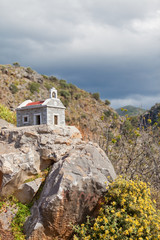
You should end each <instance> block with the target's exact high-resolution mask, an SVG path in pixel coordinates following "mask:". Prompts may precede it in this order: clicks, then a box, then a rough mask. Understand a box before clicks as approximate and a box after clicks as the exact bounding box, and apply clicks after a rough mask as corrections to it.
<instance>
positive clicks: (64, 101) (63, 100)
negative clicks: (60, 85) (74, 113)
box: [61, 99, 69, 107]
mask: <svg viewBox="0 0 160 240" xmlns="http://www.w3.org/2000/svg"><path fill="white" fill-rule="evenodd" d="M61 101H62V103H63V105H64V106H65V107H68V106H69V101H68V99H61Z"/></svg>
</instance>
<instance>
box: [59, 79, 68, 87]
mask: <svg viewBox="0 0 160 240" xmlns="http://www.w3.org/2000/svg"><path fill="white" fill-rule="evenodd" d="M59 84H60V88H62V89H66V88H69V84H68V83H67V82H66V80H64V79H61V80H59Z"/></svg>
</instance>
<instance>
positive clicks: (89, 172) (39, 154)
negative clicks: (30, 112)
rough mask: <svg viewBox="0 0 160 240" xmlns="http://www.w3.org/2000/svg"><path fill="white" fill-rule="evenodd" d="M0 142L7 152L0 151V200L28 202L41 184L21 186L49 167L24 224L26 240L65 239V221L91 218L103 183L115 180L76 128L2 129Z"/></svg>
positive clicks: (97, 149) (107, 164)
mask: <svg viewBox="0 0 160 240" xmlns="http://www.w3.org/2000/svg"><path fill="white" fill-rule="evenodd" d="M0 143H3V146H4V147H5V149H8V151H7V152H4V151H2V152H0V180H1V192H0V196H8V195H10V194H14V195H15V196H17V197H18V199H19V200H20V201H22V202H29V201H31V199H32V198H33V196H34V195H35V194H36V192H37V190H38V187H39V186H40V182H39V183H36V182H35V181H33V182H30V183H28V184H26V183H24V182H25V181H26V179H28V178H31V177H32V176H35V175H36V174H37V173H39V172H41V171H43V170H44V169H45V168H46V167H48V166H50V169H51V170H50V172H49V174H48V176H47V178H46V181H45V184H44V186H43V190H42V192H41V194H40V198H39V199H38V200H37V201H36V202H35V203H34V205H33V207H32V209H31V212H32V215H31V216H30V217H29V218H28V220H27V221H26V223H25V231H26V234H27V238H28V239H30V240H31V239H32V240H38V239H43V240H50V239H53V238H55V239H63V240H69V239H70V238H71V236H72V227H71V225H70V223H73V224H75V223H81V222H82V221H84V220H85V218H86V216H87V215H96V214H97V211H98V209H99V207H100V203H101V201H102V199H103V195H104V193H105V192H106V184H108V183H109V181H110V180H113V179H114V178H115V177H116V174H115V172H114V169H113V166H112V164H111V162H110V161H109V159H108V158H107V156H106V154H105V153H104V151H103V150H102V149H100V147H99V146H98V145H97V144H94V143H92V142H88V143H87V142H84V141H82V139H81V134H80V132H79V130H78V129H76V128H75V127H71V126H64V127H58V126H51V125H49V126H48V125H40V126H30V127H20V128H15V129H12V130H7V129H3V131H1V134H0ZM27 193H28V196H27Z"/></svg>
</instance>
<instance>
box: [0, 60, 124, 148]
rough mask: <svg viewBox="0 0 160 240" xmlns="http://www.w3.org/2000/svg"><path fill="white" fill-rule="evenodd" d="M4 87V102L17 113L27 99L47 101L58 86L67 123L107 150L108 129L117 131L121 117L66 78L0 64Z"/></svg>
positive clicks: (0, 80)
mask: <svg viewBox="0 0 160 240" xmlns="http://www.w3.org/2000/svg"><path fill="white" fill-rule="evenodd" d="M68 81H69V79H68ZM0 85H1V87H0V103H1V104H4V105H5V106H7V107H9V108H10V109H11V110H13V111H14V110H15V108H16V107H17V106H18V105H19V104H20V103H22V102H23V101H24V100H26V99H31V100H32V101H37V100H44V99H47V98H48V97H49V89H50V88H51V87H55V88H56V89H57V90H58V97H59V98H60V99H61V101H62V102H63V103H64V105H65V106H66V123H67V124H68V125H73V126H76V127H77V128H78V129H79V130H80V131H81V134H82V137H83V139H84V140H90V141H93V142H96V143H98V144H99V145H100V147H102V148H103V149H104V150H105V148H106V136H105V135H106V132H107V128H108V126H111V127H112V130H113V132H115V131H116V128H117V126H118V125H119V122H120V121H119V117H118V114H117V113H116V112H115V111H114V110H113V109H112V108H111V107H110V106H108V105H106V104H105V102H104V101H101V100H100V99H99V98H97V96H98V95H96V96H95V95H93V94H91V93H88V92H86V91H84V90H82V89H80V88H78V87H76V86H75V85H73V84H71V83H67V82H66V81H65V80H63V79H57V78H56V77H54V76H44V75H41V74H38V73H37V72H36V71H34V70H32V69H31V68H30V67H21V66H19V65H18V64H17V65H15V66H11V65H0ZM115 119H116V124H115Z"/></svg>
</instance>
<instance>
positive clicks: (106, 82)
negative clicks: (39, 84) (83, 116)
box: [0, 0, 160, 108]
mask: <svg viewBox="0 0 160 240" xmlns="http://www.w3.org/2000/svg"><path fill="white" fill-rule="evenodd" d="M13 62H19V63H20V65H21V66H25V67H27V66H30V67H31V68H32V69H34V70H36V71H38V72H39V73H41V74H46V75H55V76H57V77H58V78H63V79H66V80H67V81H68V82H71V83H73V84H76V85H77V86H78V87H80V88H82V89H85V90H87V91H89V92H99V93H100V96H101V98H102V99H109V100H110V101H111V103H112V105H111V106H113V107H120V106H124V105H128V104H131V105H134V106H138V107H145V108H149V107H151V106H152V105H154V104H155V103H156V102H160V0H14V1H13V0H0V64H12V63H13Z"/></svg>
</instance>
